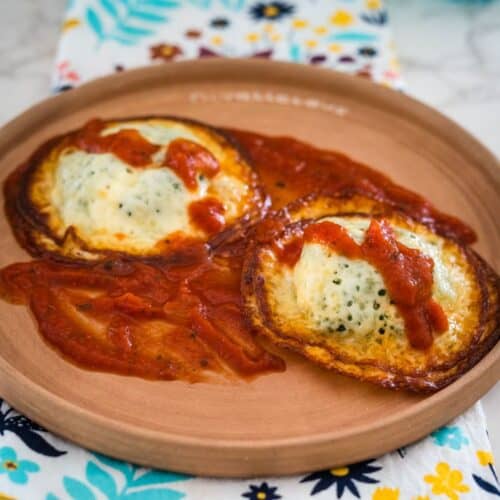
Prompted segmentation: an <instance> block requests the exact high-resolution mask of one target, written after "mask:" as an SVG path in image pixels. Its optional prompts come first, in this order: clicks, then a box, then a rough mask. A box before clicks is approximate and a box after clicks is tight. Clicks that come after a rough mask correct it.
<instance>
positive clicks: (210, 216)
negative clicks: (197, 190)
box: [189, 198, 226, 234]
mask: <svg viewBox="0 0 500 500" xmlns="http://www.w3.org/2000/svg"><path fill="white" fill-rule="evenodd" d="M225 211H226V210H225V208H224V205H223V204H222V203H221V202H220V201H219V200H217V199H216V198H203V199H202V200H199V201H193V202H192V203H191V204H190V205H189V218H190V219H191V222H192V223H193V224H194V225H195V226H197V227H198V228H200V229H202V230H203V231H205V233H207V234H215V233H218V232H220V231H222V230H223V229H224V227H225V226H226V219H225V218H224V213H225Z"/></svg>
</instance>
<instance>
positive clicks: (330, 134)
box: [0, 60, 500, 476]
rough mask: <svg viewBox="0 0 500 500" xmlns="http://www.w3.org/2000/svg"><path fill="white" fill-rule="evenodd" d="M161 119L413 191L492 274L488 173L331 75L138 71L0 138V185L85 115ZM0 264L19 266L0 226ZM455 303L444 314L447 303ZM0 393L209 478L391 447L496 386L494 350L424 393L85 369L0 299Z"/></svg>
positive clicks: (183, 68) (54, 101) (434, 120)
mask: <svg viewBox="0 0 500 500" xmlns="http://www.w3.org/2000/svg"><path fill="white" fill-rule="evenodd" d="M151 114H169V115H179V116H184V117H191V118H196V119H200V120H204V121H206V122H208V123H210V124H215V125H222V126H230V127H239V128H244V129H248V130H253V131H258V132H263V133H266V134H274V135H278V134H279V135H290V136H293V137H297V138H299V139H303V140H305V141H309V142H311V143H313V144H315V145H317V146H321V147H324V148H329V149H333V150H338V151H342V152H343V153H346V154H347V155H349V156H351V157H352V158H354V159H356V160H360V161H361V162H365V163H367V164H368V165H371V166H372V167H375V168H377V169H379V170H380V171H382V172H384V173H385V174H388V175H389V176H391V177H392V178H393V179H394V180H395V181H397V182H398V183H400V184H402V185H403V186H406V187H408V188H411V189H413V190H415V191H417V192H418V193H422V194H423V195H424V196H426V197H427V198H428V199H430V200H431V201H432V202H433V203H435V205H437V206H438V207H439V208H440V209H442V210H444V211H446V212H449V213H451V214H454V215H457V216H459V217H460V218H461V219H463V220H464V221H466V222H468V223H469V224H470V225H471V226H472V227H473V228H474V229H475V230H476V231H477V233H478V236H479V244H478V245H477V249H478V250H479V252H480V253H481V255H483V257H485V258H486V259H487V261H488V262H489V263H490V264H491V265H493V266H494V267H495V268H496V270H497V271H498V270H500V252H499V251H498V249H499V248H500V217H499V216H498V215H499V213H500V203H499V199H500V170H498V164H497V161H496V160H495V158H494V157H493V156H492V155H491V154H490V153H489V152H488V151H487V150H485V148H484V147H482V146H481V145H480V144H479V143H478V142H476V141H475V140H474V139H473V138H472V137H471V136H470V135H468V134H467V133H466V132H464V131H463V130H462V129H460V128H459V127H458V126H457V125H455V124H453V123H452V122H450V121H449V120H447V119H446V118H444V117H443V116H441V115H440V114H438V113H437V112H435V111H433V110H431V109H429V108H427V107H426V106H424V105H422V104H420V103H418V102H416V101H413V100H412V99H410V98H408V97H405V96H403V95H401V94H399V93H397V92H394V91H390V90H387V89H385V88H382V87H380V86H377V85H375V84H372V83H370V82H368V81H366V80H363V79H361V78H354V77H349V76H344V75H341V74H338V73H335V72H333V71H329V70H322V69H315V68H310V67H304V66H299V65H293V64H286V63H274V62H273V63H271V62H268V61H256V60H210V61H196V62H181V63H175V64H165V65H161V66H155V67H149V68H145V69H140V70H135V71H130V72H126V73H123V74H120V75H115V76H111V77H107V78H104V79H101V80H97V81H94V82H92V83H90V84H87V85H84V86H83V87H81V88H79V89H76V90H71V91H70V92H67V93H65V94H62V95H59V96H57V97H54V98H51V99H48V100H46V101H44V102H42V103H41V104H39V105H37V106H35V107H34V108H32V109H30V110H29V111H27V112H26V113H24V114H22V115H21V116H20V117H19V118H17V119H15V120H14V121H12V122H11V123H9V124H8V125H7V126H6V127H5V128H4V129H3V130H2V131H1V133H0V174H1V177H2V179H3V178H5V176H6V175H7V174H8V173H9V172H10V171H11V170H12V169H13V168H15V167H16V166H17V165H18V164H19V163H20V162H22V161H23V160H25V159H26V158H27V157H28V155H29V154H30V153H31V152H32V151H33V149H34V148H35V147H37V146H38V145H39V144H40V143H41V142H43V141H45V140H46V139H48V138H49V137H51V136H53V135H55V134H59V133H64V132H67V131H68V130H70V129H73V128H75V127H79V126H81V125H82V124H83V123H84V122H85V121H86V120H88V119H89V118H92V117H97V116H99V117H103V118H109V117H122V116H124V117H125V116H137V115H151ZM0 234H2V239H1V248H0V264H1V265H2V266H3V265H6V264H10V263H12V262H16V261H20V260H26V259H28V258H29V256H28V255H26V253H24V252H23V251H22V250H21V249H20V248H19V246H18V245H17V243H16V242H15V240H14V238H13V236H12V232H11V230H10V228H9V226H8V223H7V221H6V219H5V216H1V219H0ZM457 307H460V304H457ZM0 319H1V321H0V394H1V395H2V397H4V398H5V399H6V400H7V401H9V402H10V403H11V404H12V405H14V406H15V407H16V408H18V409H19V410H20V411H22V412H23V413H25V414H26V415H28V416H30V417H31V418H33V419H35V420H36V421H38V422H40V423H41V424H43V425H44V426H46V427H47V428H48V429H49V430H51V431H53V432H55V433H57V434H60V435H62V436H64V437H66V438H68V439H71V440H73V441H75V442H77V443H79V444H81V445H83V446H86V447H88V448H91V449H93V450H97V451H100V452H102V453H106V454H109V455H112V456H114V457H117V458H121V459H126V460H129V461H133V462H137V463H140V464H144V465H149V466H154V467H160V468H166V469H170V470H175V471H183V472H189V473H195V474H204V475H214V476H254V475H274V474H289V473H298V472H304V471H307V470H312V469H318V468H326V467H333V466H339V465H344V464H346V463H352V462H355V461H357V460H361V459H366V458H369V457H372V456H377V455H380V454H382V453H384V452H387V451H389V450H392V449H395V448H397V447H399V446H402V445H406V444H408V443H410V442H412V441H415V440H417V439H418V438H421V437H422V436H424V435H425V434H427V433H429V432H431V431H432V430H433V429H435V428H436V427H438V426H440V425H442V424H444V423H445V422H447V421H449V420H450V419H451V418H453V417H455V416H456V415H458V414H459V413H461V412H462V411H464V410H465V409H466V408H467V407H469V406H470V405H471V404H472V403H474V402H475V401H476V400H477V399H478V398H479V397H481V395H483V394H484V393H485V392H486V391H487V390H488V389H489V388H490V387H491V386H492V385H493V384H494V383H495V382H496V381H497V380H498V378H499V372H500V344H497V346H496V347H495V348H494V349H493V350H492V351H491V352H490V353H489V354H488V355H487V356H486V357H485V358H484V359H483V360H482V361H481V362H480V363H479V364H478V365H476V366H475V367H474V368H473V369H472V370H470V371H469V372H468V373H467V374H465V375H464V376H463V377H462V378H460V380H458V381H457V382H455V383H454V384H452V385H451V386H449V387H447V388H446V389H444V390H442V391H440V392H438V393H437V394H434V395H432V396H418V395H414V394H408V393H404V392H393V391H390V390H384V389H381V388H378V387H375V386H372V385H370V384H367V383H361V382H357V381H355V380H351V379H349V378H346V377H343V376H340V375H336V374H335V373H331V372H328V371H325V370H322V369H319V368H317V367H315V366H313V365H312V364H310V363H309V362H306V361H304V360H302V359H299V358H298V357H294V356H292V355H285V358H286V361H287V370H286V372H284V373H277V374H272V375H266V376H261V377H259V378H257V379H256V380H254V381H252V382H237V383H226V384H205V383H199V384H191V385H190V384H188V383H185V382H179V381H175V382H164V381H147V380H142V379H139V378H134V377H124V376H118V375H112V374H108V373H98V372H92V371H87V370H83V369H80V368H78V367H77V366H74V365H73V364H71V363H69V362H68V361H66V360H65V359H63V358H62V357H61V356H59V355H58V353H57V352H55V351H54V350H52V349H51V348H50V347H49V346H48V345H47V344H46V343H45V342H44V341H43V340H42V338H41V337H40V336H39V335H38V333H37V329H36V326H35V324H34V322H33V319H32V318H31V317H30V315H29V312H28V311H27V309H26V308H25V307H15V306H12V305H9V304H7V303H5V302H2V301H0Z"/></svg>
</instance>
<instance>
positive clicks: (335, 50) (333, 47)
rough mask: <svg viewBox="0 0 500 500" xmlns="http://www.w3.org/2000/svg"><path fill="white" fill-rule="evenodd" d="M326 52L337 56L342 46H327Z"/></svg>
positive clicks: (336, 44)
mask: <svg viewBox="0 0 500 500" xmlns="http://www.w3.org/2000/svg"><path fill="white" fill-rule="evenodd" d="M328 50H329V51H330V52H333V53H334V54H338V53H339V52H342V45H340V43H331V44H330V45H328Z"/></svg>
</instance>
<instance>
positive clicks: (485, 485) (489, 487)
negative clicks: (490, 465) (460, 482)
mask: <svg viewBox="0 0 500 500" xmlns="http://www.w3.org/2000/svg"><path fill="white" fill-rule="evenodd" d="M472 477H473V478H474V481H476V484H477V485H478V486H479V487H480V488H481V489H483V490H484V491H487V492H488V493H491V494H492V495H495V496H498V497H500V489H498V488H497V487H496V486H495V485H494V484H492V483H490V482H489V481H486V479H483V478H482V477H480V476H478V475H477V474H472Z"/></svg>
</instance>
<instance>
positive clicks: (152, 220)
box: [49, 119, 252, 253]
mask: <svg viewBox="0 0 500 500" xmlns="http://www.w3.org/2000/svg"><path fill="white" fill-rule="evenodd" d="M122 129H134V130H137V131H138V132H139V133H140V134H141V135H142V136H143V137H144V138H145V139H146V140H148V141H149V142H151V143H153V144H156V145H158V146H160V149H159V150H158V151H157V152H156V153H155V154H154V155H153V156H152V161H151V165H149V166H148V167H146V168H135V167H133V166H130V165H128V164H127V163H125V162H124V161H122V160H121V159H120V158H118V157H116V156H115V155H113V154H111V153H106V154H92V153H86V152H84V151H80V150H75V149H73V148H71V149H66V150H64V151H63V152H62V153H61V154H60V156H59V158H58V164H57V168H55V169H54V173H53V177H52V183H53V184H52V186H51V189H50V194H49V203H50V205H51V206H52V207H53V208H54V209H55V211H56V213H57V216H58V219H59V221H58V224H57V227H58V232H59V234H58V235H59V236H60V237H62V236H63V235H64V233H65V231H66V229H67V228H68V227H70V226H72V227H73V228H75V230H76V233H77V235H78V237H79V238H81V239H82V240H84V241H85V242H89V243H90V244H91V246H92V248H96V249H113V250H118V251H124V252H129V251H132V252H134V253H135V252H141V253H142V252H144V251H148V250H151V249H152V248H154V247H155V245H156V244H158V243H159V242H161V241H163V240H165V239H168V237H169V235H172V234H174V233H177V234H179V233H182V234H183V236H187V237H205V236H206V235H205V233H204V232H203V231H202V230H201V229H199V228H198V227H196V226H195V225H194V224H192V222H191V221H190V217H189V212H188V208H189V205H190V204H191V203H192V202H194V201H198V200H201V199H203V198H205V197H207V196H210V197H215V198H217V199H219V200H221V201H222V202H223V204H224V208H225V214H224V215H225V219H226V221H227V223H231V222H232V221H233V220H235V219H237V218H238V217H241V216H242V215H243V214H244V212H245V211H246V210H248V209H250V208H251V206H247V203H250V202H251V200H252V196H251V192H250V190H251V188H250V187H249V186H248V185H247V183H246V182H245V179H240V178H239V177H238V175H240V172H241V170H240V171H239V172H238V171H237V170H235V171H234V173H233V171H232V170H231V165H228V161H231V160H228V159H229V158H231V157H230V154H231V153H228V152H227V151H226V150H225V149H224V148H223V147H222V146H221V145H220V144H219V143H218V142H217V141H216V140H214V139H213V138H212V137H211V136H210V135H209V134H208V133H207V132H205V131H204V130H203V129H198V128H196V127H190V125H189V124H186V125H184V124H181V123H178V122H172V121H168V120H155V119H152V120H145V121H130V122H120V123H114V124H113V123H112V124H110V125H108V126H107V127H106V128H105V129H104V131H103V132H102V135H108V134H112V133H116V132H118V131H119V130H122ZM179 138H182V139H187V140H190V141H193V142H196V143H198V144H200V145H201V146H204V147H205V148H207V149H208V150H209V151H210V152H211V153H212V154H213V155H214V156H215V157H216V159H217V160H218V161H219V163H220V165H221V166H222V168H221V171H220V172H219V173H218V174H217V175H215V176H214V177H213V178H211V179H207V177H206V176H204V175H202V174H200V175H198V176H197V184H198V186H197V188H196V189H195V190H189V189H187V188H186V186H185V184H184V182H183V181H182V179H181V178H180V177H178V176H177V175H176V173H175V172H174V171H173V170H172V169H170V168H168V167H166V166H162V162H163V159H164V158H165V154H166V151H167V149H168V145H169V144H170V142H171V141H172V140H174V139H179ZM240 168H241V167H240ZM228 169H229V170H228Z"/></svg>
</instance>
